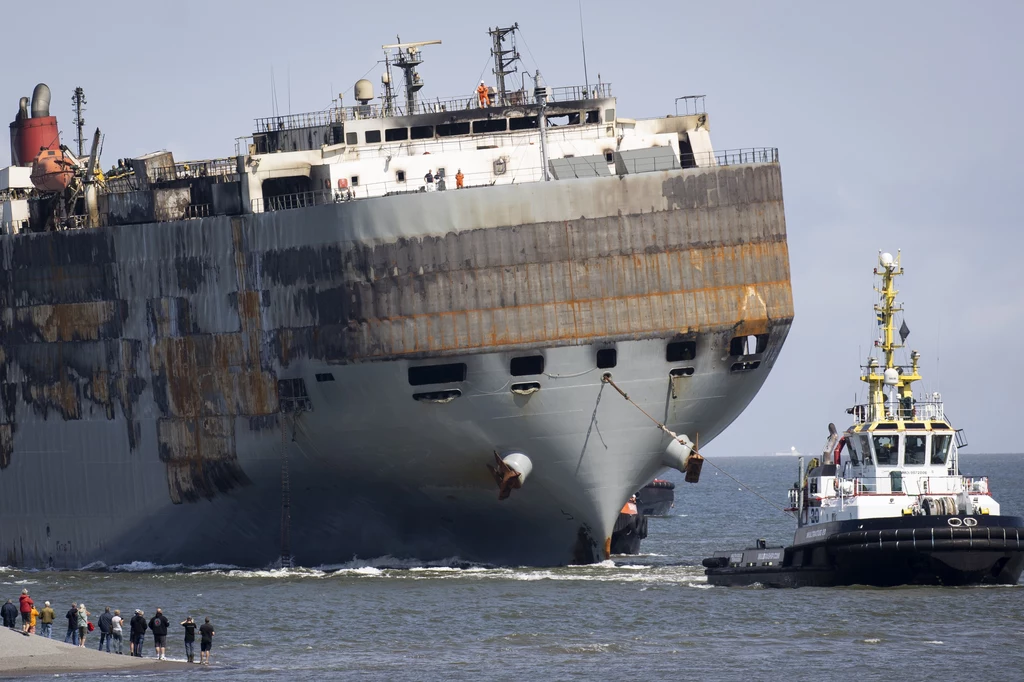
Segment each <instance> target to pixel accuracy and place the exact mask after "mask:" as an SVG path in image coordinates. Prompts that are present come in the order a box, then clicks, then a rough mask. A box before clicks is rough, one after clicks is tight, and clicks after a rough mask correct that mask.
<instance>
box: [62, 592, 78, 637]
mask: <svg viewBox="0 0 1024 682" xmlns="http://www.w3.org/2000/svg"><path fill="white" fill-rule="evenodd" d="M65 617H66V618H67V619H68V634H66V635H64V643H65V644H74V645H75V646H78V604H76V603H75V602H71V609H70V610H69V611H68V612H67V615H66V616H65Z"/></svg>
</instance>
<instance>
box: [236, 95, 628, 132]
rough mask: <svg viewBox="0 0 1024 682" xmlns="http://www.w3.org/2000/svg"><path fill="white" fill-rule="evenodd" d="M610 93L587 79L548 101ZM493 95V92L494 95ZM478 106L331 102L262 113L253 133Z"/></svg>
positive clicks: (521, 102) (518, 102)
mask: <svg viewBox="0 0 1024 682" xmlns="http://www.w3.org/2000/svg"><path fill="white" fill-rule="evenodd" d="M611 96H612V85H611V83H596V84H595V83H591V84H590V85H568V86H559V87H554V88H550V96H549V98H548V102H549V103H557V102H575V101H581V100H588V99H607V98H609V97H611ZM496 97H497V96H496ZM533 103H534V102H533V94H532V92H530V91H529V90H513V91H507V92H506V93H505V98H504V101H494V102H493V103H492V106H494V107H507V106H526V105H530V104H533ZM477 108H479V99H478V98H477V96H476V95H470V96H468V97H446V98H435V99H423V98H421V99H420V101H419V103H418V107H417V110H416V111H415V112H407V111H406V107H405V105H403V104H399V103H397V102H395V103H394V104H392V105H391V106H390V107H388V106H385V105H384V104H356V105H351V106H333V107H328V108H327V109H321V110H320V111H307V112H302V113H298V114H285V115H283V116H264V117H261V118H257V119H256V120H255V127H256V132H257V133H269V132H275V131H279V130H296V129H300V128H313V127H319V126H328V125H332V124H335V123H343V122H345V121H347V120H352V119H355V120H360V119H369V118H386V117H391V116H409V115H416V114H429V113H440V112H445V111H463V110H468V109H477Z"/></svg>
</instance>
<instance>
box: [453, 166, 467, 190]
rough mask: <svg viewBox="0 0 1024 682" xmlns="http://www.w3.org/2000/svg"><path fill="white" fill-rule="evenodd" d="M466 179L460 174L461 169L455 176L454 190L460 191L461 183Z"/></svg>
mask: <svg viewBox="0 0 1024 682" xmlns="http://www.w3.org/2000/svg"><path fill="white" fill-rule="evenodd" d="M465 179H466V176H465V175H463V174H462V169H461V168H460V169H459V172H458V173H456V174H455V189H462V183H463V181H464V180H465Z"/></svg>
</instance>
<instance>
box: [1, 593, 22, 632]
mask: <svg viewBox="0 0 1024 682" xmlns="http://www.w3.org/2000/svg"><path fill="white" fill-rule="evenodd" d="M0 615H2V616H3V619H4V627H5V628H10V629H12V630H13V629H14V628H16V627H17V626H18V607H17V606H15V605H14V603H13V602H12V601H11V600H10V599H8V600H7V603H6V604H4V605H3V606H0Z"/></svg>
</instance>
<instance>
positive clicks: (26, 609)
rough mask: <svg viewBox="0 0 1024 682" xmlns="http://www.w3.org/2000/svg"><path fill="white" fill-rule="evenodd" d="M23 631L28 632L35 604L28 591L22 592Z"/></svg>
mask: <svg viewBox="0 0 1024 682" xmlns="http://www.w3.org/2000/svg"><path fill="white" fill-rule="evenodd" d="M19 601H21V631H22V632H28V626H29V621H31V620H32V607H33V606H35V602H33V601H32V597H30V596H28V590H22V591H21V599H20V600H19Z"/></svg>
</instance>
